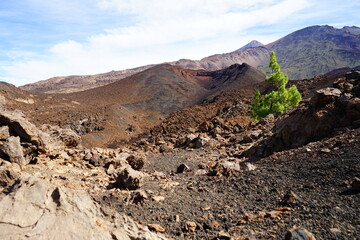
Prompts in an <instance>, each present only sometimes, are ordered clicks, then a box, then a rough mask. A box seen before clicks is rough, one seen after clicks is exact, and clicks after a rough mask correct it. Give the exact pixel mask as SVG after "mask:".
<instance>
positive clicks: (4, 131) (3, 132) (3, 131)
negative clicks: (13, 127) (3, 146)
mask: <svg viewBox="0 0 360 240" xmlns="http://www.w3.org/2000/svg"><path fill="white" fill-rule="evenodd" d="M8 137H10V132H9V127H8V126H2V127H0V140H6V139H7V138H8Z"/></svg>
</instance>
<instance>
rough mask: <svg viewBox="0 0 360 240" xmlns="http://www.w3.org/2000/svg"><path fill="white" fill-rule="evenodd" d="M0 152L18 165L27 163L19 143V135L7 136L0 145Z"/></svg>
mask: <svg viewBox="0 0 360 240" xmlns="http://www.w3.org/2000/svg"><path fill="white" fill-rule="evenodd" d="M0 153H2V155H5V156H6V157H5V158H6V159H8V160H9V161H10V162H13V163H17V164H19V165H20V166H24V165H26V164H28V162H27V161H26V159H25V157H24V152H23V148H22V146H21V143H20V137H14V136H11V137H8V138H7V139H6V142H5V143H4V144H3V145H2V146H0Z"/></svg>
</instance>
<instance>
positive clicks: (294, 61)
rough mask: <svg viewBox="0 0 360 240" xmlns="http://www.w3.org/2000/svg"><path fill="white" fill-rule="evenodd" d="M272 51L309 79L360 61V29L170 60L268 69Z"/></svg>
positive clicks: (111, 76)
mask: <svg viewBox="0 0 360 240" xmlns="http://www.w3.org/2000/svg"><path fill="white" fill-rule="evenodd" d="M270 51H275V52H276V54H277V58H278V61H279V63H280V65H281V66H282V69H283V70H284V72H285V73H287V74H288V75H289V77H290V79H305V78H311V77H313V76H315V75H322V74H325V73H327V72H330V71H332V70H334V69H339V68H344V67H347V68H353V67H355V66H359V65H360V55H359V52H360V29H359V28H358V27H344V28H341V29H337V28H334V27H330V26H312V27H308V28H304V29H301V30H298V31H296V32H294V33H291V34H289V35H287V36H284V37H283V38H281V39H279V40H277V41H275V42H273V43H270V44H267V45H265V46H264V45H262V44H261V43H259V42H257V41H252V42H250V43H249V44H247V45H245V46H244V47H242V48H240V49H238V50H236V51H233V52H230V53H224V54H215V55H212V56H209V57H205V58H203V59H201V60H190V59H180V60H178V61H175V62H171V63H170V64H172V65H176V66H180V67H182V68H187V69H197V70H199V69H204V70H207V71H214V70H219V69H224V68H227V67H229V66H231V65H233V64H242V63H247V64H249V65H251V66H252V67H255V68H258V69H261V70H263V71H266V70H268V68H267V65H268V62H269V53H270ZM150 67H153V65H149V66H143V67H139V68H135V69H129V70H124V71H112V72H110V73H105V74H98V75H93V76H70V77H57V78H53V79H50V80H45V81H40V82H37V83H33V84H28V85H26V86H23V87H21V88H22V89H25V90H30V91H33V92H47V93H64V92H78V91H82V90H85V89H89V88H94V87H98V86H103V85H105V84H109V83H111V82H115V81H118V80H120V79H122V78H124V77H127V76H129V75H131V74H135V73H138V72H141V71H144V70H146V69H148V68H150Z"/></svg>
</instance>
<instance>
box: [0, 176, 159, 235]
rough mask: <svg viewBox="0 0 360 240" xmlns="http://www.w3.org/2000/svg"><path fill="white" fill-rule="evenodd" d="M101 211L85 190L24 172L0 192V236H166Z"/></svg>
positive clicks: (123, 217) (111, 213) (127, 219)
mask: <svg viewBox="0 0 360 240" xmlns="http://www.w3.org/2000/svg"><path fill="white" fill-rule="evenodd" d="M104 212H106V210H104V209H101V208H100V206H99V205H98V204H97V203H95V202H94V201H93V200H92V198H91V197H90V196H89V195H88V194H87V193H86V192H85V191H81V190H72V189H68V188H65V187H64V186H56V185H53V184H51V183H49V182H48V181H46V180H43V179H39V178H36V177H33V176H30V175H27V174H24V175H23V176H21V178H20V179H19V180H18V181H17V182H16V183H15V185H13V186H12V188H11V189H9V191H7V192H6V193H4V192H3V193H2V194H1V195H0V238H1V239H4V240H6V239H61V240H64V239H104V240H105V239H109V240H113V239H118V240H120V239H124V240H125V239H129V240H130V239H144V240H145V239H149V240H150V239H166V238H165V237H164V236H161V235H159V234H155V233H152V232H150V231H149V230H148V229H147V228H146V227H143V226H140V225H139V224H137V223H135V222H134V221H132V220H131V219H129V218H128V217H126V216H121V215H120V214H118V213H115V212H106V214H107V216H105V214H104Z"/></svg>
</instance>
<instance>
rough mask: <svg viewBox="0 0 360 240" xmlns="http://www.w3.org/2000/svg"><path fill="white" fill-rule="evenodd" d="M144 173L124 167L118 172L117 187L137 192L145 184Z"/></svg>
mask: <svg viewBox="0 0 360 240" xmlns="http://www.w3.org/2000/svg"><path fill="white" fill-rule="evenodd" d="M143 177H144V176H143V173H142V172H139V171H136V170H134V169H132V168H131V167H130V166H129V167H122V168H120V169H119V170H118V172H117V178H116V186H118V187H119V188H123V189H129V190H135V189H138V188H140V186H141V185H142V182H143Z"/></svg>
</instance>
